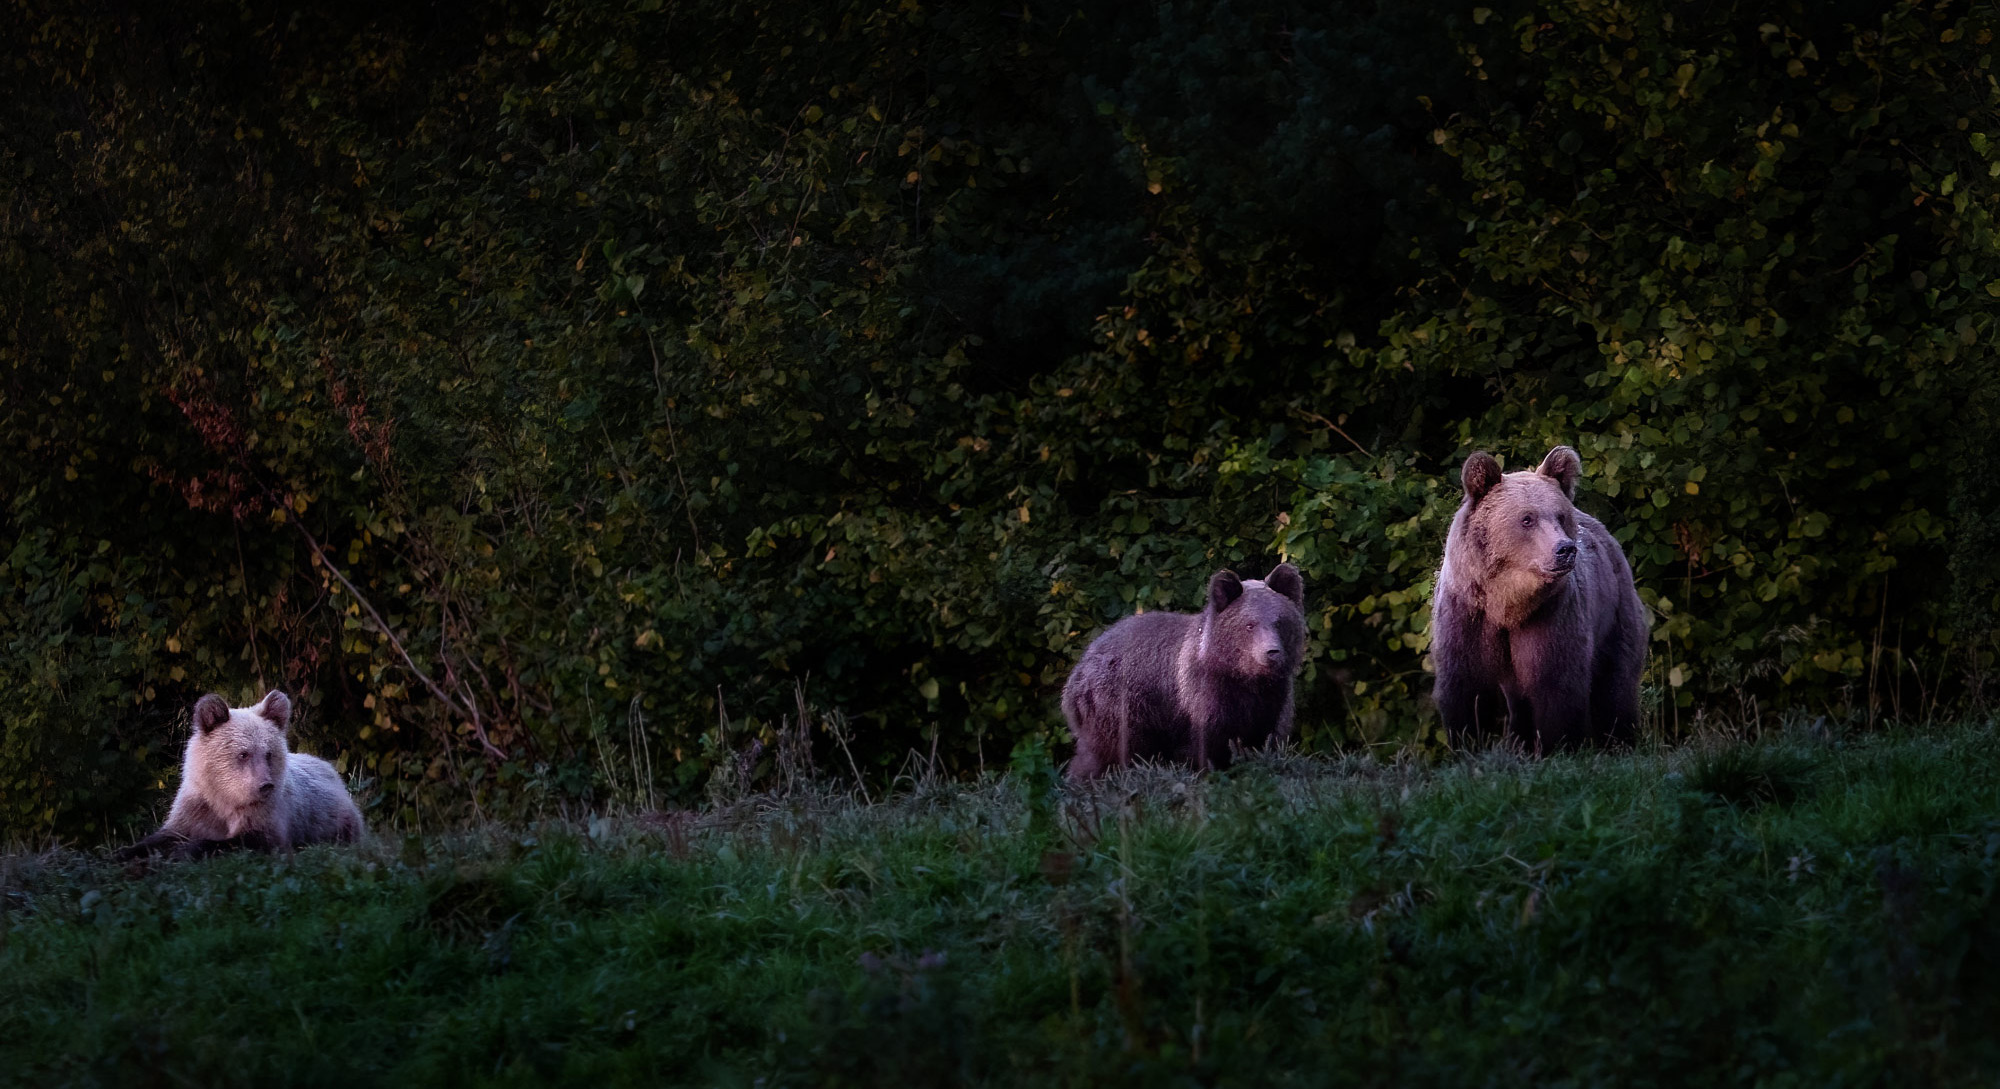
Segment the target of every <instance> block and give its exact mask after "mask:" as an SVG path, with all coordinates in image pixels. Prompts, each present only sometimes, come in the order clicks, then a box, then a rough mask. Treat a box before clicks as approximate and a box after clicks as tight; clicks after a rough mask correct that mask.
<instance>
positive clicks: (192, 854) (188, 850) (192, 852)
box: [173, 830, 278, 859]
mask: <svg viewBox="0 0 2000 1089" xmlns="http://www.w3.org/2000/svg"><path fill="white" fill-rule="evenodd" d="M277 846H278V844H277V841H276V840H275V839H273V838H272V836H271V834H270V833H268V832H263V831H258V830H252V831H248V832H240V833H238V834H236V835H233V836H228V837H225V838H223V839H191V840H187V841H186V842H184V843H182V844H181V845H180V846H179V847H177V848H175V849H174V851H173V857H175V858H181V859H191V858H207V857H209V856H211V855H220V854H228V853H229V852H231V851H272V850H276V849H277Z"/></svg>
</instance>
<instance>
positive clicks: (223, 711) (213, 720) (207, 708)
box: [194, 692, 229, 734]
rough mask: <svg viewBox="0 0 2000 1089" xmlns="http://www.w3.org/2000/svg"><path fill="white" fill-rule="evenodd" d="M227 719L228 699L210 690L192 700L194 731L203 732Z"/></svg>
mask: <svg viewBox="0 0 2000 1089" xmlns="http://www.w3.org/2000/svg"><path fill="white" fill-rule="evenodd" d="M228 721H229V701H228V700H225V699H223V698H222V697H221V696H218V695H216V694H215V693H213V692H210V693H209V694H208V695H206V696H203V697H202V698H200V699H198V700H196V701H194V732H195V733H198V734H205V733H207V732H208V731H210V730H213V729H215V728H216V727H217V726H220V725H222V724H223V723H225V722H228Z"/></svg>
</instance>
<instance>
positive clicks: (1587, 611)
mask: <svg viewBox="0 0 2000 1089" xmlns="http://www.w3.org/2000/svg"><path fill="white" fill-rule="evenodd" d="M1582 469H1583V466H1582V461H1581V459H1579V458H1578V457H1577V454H1576V451H1575V450H1572V449H1570V448H1569V447H1567V446H1558V447H1556V448H1555V449H1553V450H1551V451H1549V455H1548V457H1546V458H1544V459H1543V460H1542V464H1541V465H1540V466H1539V467H1538V468H1536V469H1535V470H1533V471H1532V472H1515V473H1505V474H1503V473H1501V471H1500V466H1499V463H1497V462H1495V461H1494V460H1493V458H1492V457H1490V456H1489V455H1487V454H1485V453H1484V452H1481V453H1477V454H1474V455H1472V457H1470V458H1468V459H1467V460H1466V463H1465V468H1464V471H1463V474H1462V479H1463V481H1464V484H1465V498H1464V500H1463V501H1462V502H1461V503H1460V504H1459V508H1458V514H1457V515H1456V516H1455V517H1454V518H1453V519H1452V522H1451V534H1450V536H1449V537H1448V538H1447V539H1446V541H1445V548H1444V565H1443V566H1442V567H1441V568H1440V569H1439V570H1438V576H1437V590H1436V594H1435V597H1434V599H1433V601H1432V603H1431V661H1432V664H1433V665H1434V666H1435V668H1436V670H1437V687H1436V690H1435V695H1436V699H1437V706H1438V713H1439V715H1440V716H1442V718H1443V720H1444V726H1445V731H1446V734H1447V736H1448V737H1449V738H1450V739H1451V741H1452V743H1453V744H1456V745H1464V744H1467V743H1469V742H1471V741H1472V740H1474V739H1476V738H1482V737H1490V736H1492V735H1493V734H1495V733H1496V732H1498V730H1499V728H1500V723H1501V721H1502V719H1503V718H1504V719H1505V721H1506V723H1507V732H1508V734H1509V735H1510V736H1512V737H1513V738H1515V739H1517V740H1518V741H1519V742H1520V743H1521V745H1522V746H1523V747H1524V748H1525V749H1527V750H1528V751H1530V752H1536V753H1548V752H1556V751H1560V750H1564V749H1570V748H1574V747H1576V746H1579V745H1583V744H1588V743H1605V742H1611V743H1620V744H1629V743H1630V742H1631V740H1632V736H1633V733H1634V732H1635V731H1636V729H1637V728H1638V723H1639V672H1640V670H1641V669H1642V668H1643V667H1644V666H1645V662H1646V635H1647V624H1646V613H1645V606H1644V605H1642V604H1641V603H1640V601H1639V594H1638V591H1637V590H1636V589H1635V588H1634V587H1633V584H1632V568H1631V566H1630V565H1629V564H1627V563H1626V562H1625V553H1624V552H1623V551H1622V550H1620V549H1619V547H1618V542H1617V540H1615V539H1614V538H1613V537H1612V536H1611V534H1610V532H1609V531H1608V530H1606V529H1605V528H1604V526H1603V524H1602V523H1600V522H1598V521H1597V519H1595V518H1592V517H1591V516H1590V515H1588V514H1585V513H1583V512H1582V511H1579V510H1577V509H1576V507H1575V505H1574V503H1573V502H1572V500H1573V499H1574V498H1575V495H1576V482H1577V478H1578V477H1579V476H1580V475H1581V474H1582Z"/></svg>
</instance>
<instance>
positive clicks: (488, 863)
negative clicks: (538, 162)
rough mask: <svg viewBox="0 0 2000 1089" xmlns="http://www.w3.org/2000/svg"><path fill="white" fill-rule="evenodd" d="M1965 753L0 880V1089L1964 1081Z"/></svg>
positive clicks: (838, 804)
mask: <svg viewBox="0 0 2000 1089" xmlns="http://www.w3.org/2000/svg"><path fill="white" fill-rule="evenodd" d="M1996 741H2000V736H1996V730H1995V728H1994V727H1993V725H1992V724H1990V723H1988V724H1983V725H1980V724H1973V725H1965V726H1960V727H1956V728H1952V729H1948V730H1927V731H1918V732H1906V733H1886V734H1877V735H1870V736H1846V737H1842V736H1837V735H1835V736H1827V735H1825V734H1824V733H1813V732H1807V731H1801V732H1795V733H1791V734H1784V735H1778V736H1772V737H1767V738H1765V739H1762V740H1758V741H1751V742H1722V741H1713V742H1708V743H1702V744H1695V745H1691V746H1688V747H1683V748H1679V749H1674V750H1656V751H1646V752H1641V753H1638V754H1636V755H1624V756H1600V757H1591V758H1563V759H1554V760H1548V761H1542V762H1535V761H1526V760H1522V759H1519V758H1516V757H1511V756H1509V755H1507V754H1505V753H1489V754H1485V755H1482V756H1477V757H1471V758H1466V759H1461V760H1456V761H1451V762H1447V763H1444V764H1440V765H1436V766H1425V765H1422V764H1419V763H1415V762H1403V763H1383V762H1379V761H1374V760H1367V759H1359V758H1349V759H1345V760H1310V759H1302V758H1296V757H1264V758H1259V759H1257V760H1254V761H1251V762H1249V763H1247V764H1245V765H1241V766H1239V767H1238V768H1237V769H1236V770H1234V771H1232V772H1230V773H1228V774H1225V775H1219V776H1214V777H1210V778H1206V779H1202V778H1195V777H1193V776H1189V775H1186V774H1183V773H1179V772H1174V771H1169V770H1163V769H1140V770H1138V771H1135V772H1133V773H1130V774H1128V775H1126V776H1124V777H1122V778H1119V779H1117V780H1115V781H1112V782H1108V783H1105V784H1103V785H1101V786H1099V787H1098V788H1096V789H1094V790H1092V791H1089V792H1087V793H1063V792H1060V791H1056V792H1049V791H1045V790H1044V789H1042V788H1043V786H1046V785H1047V784H1048V782H1049V780H1047V779H1046V778H1045V776H1044V775H1035V774H1029V775H1018V774H1017V775H1014V776H1011V777H1008V778H1002V779H997V780H989V781H987V782H985V783H981V784H974V785H960V784H949V783H927V784H918V785H916V786H915V787H912V788H911V789H908V790H906V791H905V792H904V793H903V794H901V795H899V796H898V797H896V798H894V799H892V800H890V801H888V802H878V803H875V804H863V803H861V802H859V801H857V800H854V799H850V798H846V797H843V796H838V795H835V794H832V793H812V792H799V793H795V794H793V795H792V796H789V797H785V798H750V799H745V800H743V801H741V802H738V803H736V804H734V805H731V806H727V807H722V808H718V809H716V810H713V811H707V812H702V813H680V814H657V815H650V816H644V817H634V818H630V819H619V820H597V821H592V822H590V823H588V824H587V825H556V824H549V825H543V826H537V827H533V828H523V829H502V828H488V829H480V830H473V831H468V832H465V833H463V834H460V835H456V836H449V837H430V838H427V839H417V838H411V839H407V840H396V839H393V838H390V837H386V836H385V837H382V838H381V839H379V840H378V841H377V842H374V843H372V844H369V845H367V846H364V847H360V848H355V849H343V850H333V849H324V848H316V849H312V850H308V851H303V852H301V853H299V854H298V855H297V856H295V857H293V858H290V859H284V858H272V857H260V856H234V857H223V858H218V859H213V860H209V861H204V862H198V863H185V864H177V865H164V866H158V867H156V868H153V869H151V870H150V871H148V870H135V869H126V868H123V867H119V866H117V865H114V864H111V863H109V862H106V861H103V860H101V859H99V858H96V857H91V856H87V855H83V854H77V853H72V852H52V853H45V854H39V855H29V854H15V855H12V856H10V857H8V858H6V859H5V861H4V862H0V888H3V889H4V892H0V901H4V904H5V915H4V916H0V1079H5V1080H10V1081H13V1082H16V1083H20V1084H33V1085H89V1084H102V1085H123V1084H161V1085H171V1084H200V1085H239V1084H240V1085H337V1086H343V1087H347V1089H352V1087H354V1086H356V1085H360V1084H378V1083H395V1084H417V1085H427V1084H504V1083H517V1084H544V1083H548V1082H565V1083H574V1084H593V1085H594V1084H602V1083H613V1084H702V1085H707V1084H715V1085H745V1086H749V1085H762V1086H788V1085H801V1086H803V1085H926V1084H988V1083H997V1084H1074V1085H1086V1084H1092V1085H1094V1084H1105V1083H1113V1084H1145V1085H1181V1084H1184V1085H1245V1086H1249V1085H1270V1084H1298V1085H1385V1086H1386V1085H1395V1086H1428V1085H1438V1086H1470V1085H1495V1086H1503V1085H1504V1086H1519V1085H1529V1084H1533V1085H1540V1086H1549V1085H1690V1084H1722V1083H1729V1084H1745V1085H1753V1084H1754V1085H1761V1086H1790V1085H1798V1086H1808V1085H1809V1086H1826V1085H1870V1086H1874V1085H1992V1084H1995V1083H1996V1080H2000V1032H1996V1031H1995V1030H1996V1028H2000V901H1996V897H1995V879H1996V854H2000V745H1996Z"/></svg>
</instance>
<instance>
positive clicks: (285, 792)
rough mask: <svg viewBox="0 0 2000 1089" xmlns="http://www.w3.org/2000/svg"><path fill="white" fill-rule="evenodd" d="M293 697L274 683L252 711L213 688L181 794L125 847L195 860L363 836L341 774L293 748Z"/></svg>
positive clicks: (198, 710)
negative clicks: (289, 738) (161, 820)
mask: <svg viewBox="0 0 2000 1089" xmlns="http://www.w3.org/2000/svg"><path fill="white" fill-rule="evenodd" d="M291 721H292V701H291V700H290V699H288V698H287V697H286V696H285V694H284V693H283V692H279V691H277V690H276V689H273V690H271V691H270V692H268V693H266V694H265V696H264V698H263V699H262V700H261V701H259V702H258V703H257V704H256V705H255V706H253V707H238V708H231V707H230V706H229V703H228V701H226V700H224V699H223V698H222V697H221V696H218V695H215V694H214V693H210V694H208V695H206V696H203V697H202V698H201V699H199V700H197V701H196V702H195V705H194V735H193V736H192V737H190V738H188V744H187V754H186V756H185V757H184V759H183V760H182V764H181V787H180V792H179V793H177V794H176V795H174V807H173V809H172V810H171V811H170V812H169V813H168V814H167V821H166V823H165V824H164V825H162V826H161V827H160V830H159V831H158V832H155V833H153V834H152V835H150V836H147V837H146V838H145V839H142V840H140V841H139V842H138V843H135V844H133V845H132V846H130V847H127V848H125V849H124V850H122V851H120V852H118V857H119V858H123V859H129V858H137V857H140V856H142V855H147V854H152V853H155V852H159V853H163V854H167V855H170V856H173V857H177V858H191V857H198V856H201V855H207V854H213V853H215V852H217V851H224V850H230V849H233V848H239V847H241V848H252V849H257V850H290V849H292V848H294V847H303V846H305V845H306V844H309V843H350V842H353V841H354V840H356V839H359V838H360V837H361V832H362V823H361V810H360V809H359V808H357V807H356V806H355V804H354V799H353V798H351V797H349V796H348V794H347V787H346V786H345V785H344V784H343V783H341V781H340V773H339V772H337V771H335V770H334V769H333V765H331V764H329V763H327V762H326V761H324V760H321V759H320V758H319V757H317V756H308V755H306V754H305V753H294V752H290V751H289V750H288V749H287V747H286V731H287V729H288V728H289V727H290V726H291Z"/></svg>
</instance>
